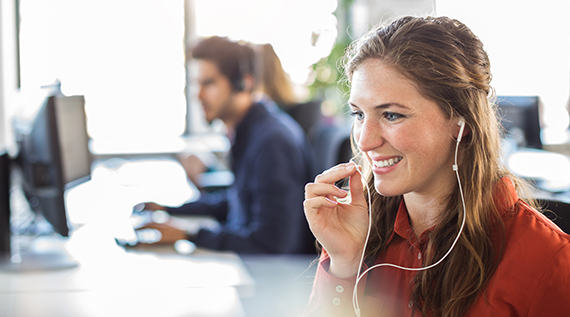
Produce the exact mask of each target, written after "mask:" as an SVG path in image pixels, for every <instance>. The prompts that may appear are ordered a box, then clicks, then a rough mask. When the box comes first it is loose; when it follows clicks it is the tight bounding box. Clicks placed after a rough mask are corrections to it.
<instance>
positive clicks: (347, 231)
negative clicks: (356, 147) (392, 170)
mask: <svg viewBox="0 0 570 317" xmlns="http://www.w3.org/2000/svg"><path fill="white" fill-rule="evenodd" d="M347 177H350V181H349V190H350V193H351V199H350V201H348V202H339V201H337V198H346V197H347V195H348V193H347V192H346V191H344V190H342V189H340V188H338V187H336V186H335V183H336V182H337V181H339V180H341V179H344V178H347ZM363 190H364V188H363V185H362V181H361V176H360V172H359V171H358V170H357V166H356V164H354V163H347V164H340V165H337V166H335V167H332V168H331V169H329V170H327V171H325V172H323V173H322V174H320V175H318V176H317V177H316V178H315V182H314V183H309V184H307V185H306V186H305V201H304V203H303V205H304V208H305V215H306V217H307V220H308V221H309V226H310V228H311V231H312V232H313V234H314V235H315V237H316V238H317V240H319V242H320V243H321V245H322V246H323V247H324V248H325V250H326V251H327V253H328V254H329V255H330V258H331V263H330V268H329V273H330V274H332V275H334V276H337V277H341V278H345V277H350V276H355V275H356V273H357V271H358V266H359V263H360V258H361V256H362V252H363V248H364V242H365V240H366V234H367V232H368V206H367V202H366V199H365V197H364V192H363Z"/></svg>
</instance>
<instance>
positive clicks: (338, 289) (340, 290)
mask: <svg viewBox="0 0 570 317" xmlns="http://www.w3.org/2000/svg"><path fill="white" fill-rule="evenodd" d="M335 289H336V291H337V292H338V293H342V292H344V287H342V285H337V286H336V288H335Z"/></svg>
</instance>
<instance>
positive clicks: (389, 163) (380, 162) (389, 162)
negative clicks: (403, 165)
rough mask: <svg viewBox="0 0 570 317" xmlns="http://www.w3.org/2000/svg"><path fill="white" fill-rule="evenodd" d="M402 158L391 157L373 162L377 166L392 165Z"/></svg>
mask: <svg viewBox="0 0 570 317" xmlns="http://www.w3.org/2000/svg"><path fill="white" fill-rule="evenodd" d="M401 160H402V158H401V157H394V158H391V159H389V160H384V161H373V163H374V166H376V167H390V166H392V165H394V164H396V163H398V162H399V161H401Z"/></svg>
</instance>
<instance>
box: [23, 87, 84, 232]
mask: <svg viewBox="0 0 570 317" xmlns="http://www.w3.org/2000/svg"><path fill="white" fill-rule="evenodd" d="M84 104H85V100H84V98H83V96H70V97H67V96H61V95H60V96H50V97H48V98H47V99H46V100H45V102H44V103H43V104H42V106H41V107H40V108H39V109H38V111H37V112H36V114H35V116H34V118H33V119H32V120H31V121H30V122H28V123H27V124H23V125H19V128H18V129H16V131H15V132H16V138H17V143H18V145H19V154H18V156H17V159H16V163H17V166H18V167H19V169H20V170H21V174H22V188H23V191H24V194H25V196H26V198H27V199H28V202H29V203H30V207H31V208H32V209H33V211H34V212H36V213H37V214H41V215H42V216H43V217H44V218H45V219H46V220H47V221H48V222H49V223H50V224H51V225H52V226H53V229H54V230H55V231H56V232H58V233H59V234H61V235H62V236H67V235H68V234H69V227H68V222H67V216H66V209H65V201H64V194H65V190H66V189H67V188H68V187H69V186H72V185H76V184H78V183H81V182H83V181H85V180H87V179H89V177H90V174H91V155H90V153H89V149H88V141H89V138H88V135H87V129H86V119H85V108H84ZM22 127H24V128H22Z"/></svg>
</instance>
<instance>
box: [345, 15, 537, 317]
mask: <svg viewBox="0 0 570 317" xmlns="http://www.w3.org/2000/svg"><path fill="white" fill-rule="evenodd" d="M371 58H372V59H377V60H379V61H381V62H383V63H385V64H386V65H389V66H391V67H393V69H395V70H396V71H398V72H399V73H401V74H403V75H404V76H406V77H407V78H408V79H410V80H411V81H412V82H414V83H415V84H416V88H417V89H418V91H419V92H420V93H421V94H422V95H423V96H424V97H426V98H427V99H430V100H432V101H434V102H436V103H437V104H438V105H439V107H440V108H441V109H442V110H443V112H444V113H445V114H446V115H447V117H448V118H453V117H459V116H461V117H463V118H464V119H465V123H466V125H467V127H468V128H469V129H470V133H469V134H468V135H467V136H465V137H464V138H463V139H462V142H461V143H460V148H459V154H458V165H459V175H460V177H461V183H462V186H463V191H464V195H465V203H466V219H465V228H464V230H463V232H462V234H461V237H460V239H459V241H458V242H457V245H456V246H455V248H454V249H453V251H452V252H451V253H450V255H449V256H448V257H447V258H446V259H445V260H444V261H443V262H442V263H441V264H439V265H438V266H436V267H434V268H432V269H429V270H424V271H419V272H418V273H417V275H416V276H415V278H414V280H413V286H412V287H413V295H412V297H413V301H414V304H415V305H417V307H420V308H421V310H422V312H423V314H424V315H426V314H428V313H429V314H433V315H434V316H463V315H465V314H466V313H467V312H468V310H469V307H470V305H471V304H472V303H473V301H474V300H475V299H476V298H477V297H478V296H479V295H480V294H481V293H482V292H484V289H485V286H486V285H487V284H488V282H489V280H490V279H491V277H492V276H493V273H494V272H495V270H496V267H497V265H498V263H499V261H500V260H501V257H502V253H503V248H504V225H503V221H501V215H500V214H499V212H498V210H497V208H496V206H495V203H494V201H493V196H494V194H499V195H500V194H501V193H500V192H501V191H504V190H506V189H505V188H498V186H497V184H500V183H498V180H499V179H500V178H502V177H504V176H508V177H510V178H511V180H512V181H513V182H514V183H515V188H517V191H519V192H520V193H521V195H522V194H524V193H525V191H524V190H523V189H524V188H526V187H527V185H526V184H525V183H524V182H522V181H521V180H519V179H517V178H516V177H515V176H513V175H512V174H511V173H510V172H509V171H508V170H507V169H506V168H504V166H503V164H502V163H501V153H500V144H501V133H502V132H501V131H500V128H499V126H500V125H499V118H498V116H497V111H496V104H495V102H494V90H493V89H492V87H491V86H490V83H491V71H490V63H489V58H488V56H487V53H486V52H485V50H484V48H483V44H482V43H481V41H480V40H479V39H478V38H477V37H476V36H475V35H474V34H473V33H472V32H471V30H470V29H469V28H468V27H467V26H465V25H464V24H463V23H461V22H459V21H457V20H453V19H450V18H447V17H403V18H400V19H398V20H396V21H394V22H392V23H391V24H389V25H387V26H385V27H378V28H375V29H372V30H371V31H369V32H368V33H367V34H365V35H364V36H363V37H361V38H360V39H359V40H357V41H355V42H353V43H352V44H351V45H350V46H349V48H348V49H347V52H346V54H345V57H344V59H343V63H342V66H343V67H344V71H345V75H346V79H347V80H348V82H349V83H350V79H351V78H352V74H353V73H354V71H355V70H356V69H357V68H358V67H359V66H360V65H361V64H362V63H363V62H364V61H365V60H368V59H371ZM365 165H366V164H365ZM367 178H368V183H369V185H370V188H373V187H374V180H373V176H372V173H370V171H368V172H367ZM401 199H402V196H397V197H383V196H381V195H380V194H378V193H377V192H376V191H373V193H371V202H372V210H373V214H372V217H373V220H372V231H371V237H370V241H369V243H368V247H367V249H366V261H367V262H369V263H371V262H372V261H374V259H376V258H377V256H378V255H379V254H380V253H381V252H382V251H383V250H384V248H385V247H386V242H387V239H388V238H389V237H390V235H391V233H392V232H393V230H394V222H395V218H396V213H397V210H398V206H399V204H400V201H401ZM446 210H447V211H446V212H442V213H441V215H440V218H439V219H438V225H437V226H436V227H435V229H434V230H433V232H431V234H430V235H429V241H428V243H427V247H426V250H425V252H426V256H425V257H424V260H423V262H424V263H423V265H424V266H427V265H430V264H432V263H435V262H437V261H438V260H439V259H441V258H442V257H443V255H444V254H445V253H446V252H447V251H448V250H449V248H450V246H451V244H452V243H453V240H454V239H455V237H456V236H457V234H458V232H459V228H460V225H461V222H462V220H463V207H462V203H461V197H460V193H459V188H456V189H455V191H454V192H453V193H451V195H450V196H449V197H448V198H447V202H446Z"/></svg>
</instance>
